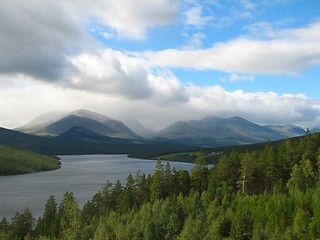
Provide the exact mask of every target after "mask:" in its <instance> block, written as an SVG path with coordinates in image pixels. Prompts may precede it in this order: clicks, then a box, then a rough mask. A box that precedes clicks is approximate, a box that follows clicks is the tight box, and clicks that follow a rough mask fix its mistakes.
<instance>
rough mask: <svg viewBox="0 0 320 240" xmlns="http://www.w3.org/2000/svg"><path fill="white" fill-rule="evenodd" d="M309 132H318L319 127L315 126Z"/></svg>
mask: <svg viewBox="0 0 320 240" xmlns="http://www.w3.org/2000/svg"><path fill="white" fill-rule="evenodd" d="M310 132H311V133H315V132H320V128H318V127H315V128H312V129H311V130H310Z"/></svg>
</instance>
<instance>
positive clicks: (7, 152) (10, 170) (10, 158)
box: [0, 145, 60, 175]
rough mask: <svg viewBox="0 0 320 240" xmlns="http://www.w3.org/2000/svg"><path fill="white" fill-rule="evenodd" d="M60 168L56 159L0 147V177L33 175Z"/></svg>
mask: <svg viewBox="0 0 320 240" xmlns="http://www.w3.org/2000/svg"><path fill="white" fill-rule="evenodd" d="M58 168H60V162H59V161H58V160H57V158H54V157H49V156H45V155H41V154H37V153H34V152H30V151H22V150H18V149H15V148H9V147H6V146H3V145H0V175H15V174H24V173H34V172H39V171H48V170H54V169H58Z"/></svg>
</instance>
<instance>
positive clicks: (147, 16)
mask: <svg viewBox="0 0 320 240" xmlns="http://www.w3.org/2000/svg"><path fill="white" fill-rule="evenodd" d="M0 15H1V16H2V21H1V23H0V51H1V53H2V54H1V56H0V107H1V109H2V110H3V111H2V112H3V114H2V115H1V116H0V126H3V127H9V128H10V127H11V128H12V127H16V126H19V125H22V124H24V123H26V122H27V121H29V120H31V119H32V118H34V117H36V116H37V115H40V114H42V113H45V112H50V111H65V112H67V111H74V110H76V109H78V108H88V109H89V110H93V111H97V112H100V113H102V114H106V115H108V116H110V117H113V118H117V119H125V118H135V119H138V120H139V121H141V122H142V123H143V124H144V125H146V126H148V127H153V128H156V129H160V128H162V127H165V126H167V125H169V124H171V123H173V122H175V121H178V120H190V119H200V118H202V117H206V116H221V117H231V116H234V115H238V116H241V117H244V118H247V119H249V120H251V121H253V122H256V123H259V124H296V125H300V126H303V127H314V126H320V91H319V90H318V87H317V86H318V85H319V83H320V79H319V77H320V3H319V1H318V0H308V1H302V0H270V1H267V0H260V1H253V0H240V1H236V0H226V1H222V0H203V1H197V0H152V1H150V0H121V1H112V0H92V1H89V0H80V1H77V3H75V2H73V1H54V0H45V1H41V0H32V1H28V2H25V3H21V2H20V1H18V0H4V1H2V2H1V3H0ZM57 16H59V17H58V18H57Z"/></svg>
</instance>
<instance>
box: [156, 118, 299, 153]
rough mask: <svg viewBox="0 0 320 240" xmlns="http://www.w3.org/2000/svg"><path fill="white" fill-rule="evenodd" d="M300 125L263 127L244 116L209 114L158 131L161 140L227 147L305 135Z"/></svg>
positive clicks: (158, 137)
mask: <svg viewBox="0 0 320 240" xmlns="http://www.w3.org/2000/svg"><path fill="white" fill-rule="evenodd" d="M304 134H305V131H304V130H303V129H302V128H299V127H296V126H289V125H288V126H276V127H273V126H260V125H258V124H255V123H252V122H250V121H248V120H246V119H243V118H240V117H232V118H216V117H208V118H204V119H201V120H198V121H195V120H193V121H182V122H177V123H175V124H173V125H171V126H169V127H167V128H165V129H163V130H161V131H159V132H158V133H157V134H156V139H155V140H157V141H171V142H180V143H184V144H190V145H200V146H211V147H217V146H227V145H239V144H251V143H260V142H266V141H269V140H270V141H273V140H279V139H284V138H290V137H295V136H300V135H304Z"/></svg>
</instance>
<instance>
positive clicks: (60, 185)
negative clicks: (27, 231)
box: [0, 155, 193, 219]
mask: <svg viewBox="0 0 320 240" xmlns="http://www.w3.org/2000/svg"><path fill="white" fill-rule="evenodd" d="M59 157H60V158H61V164H62V165H61V166H62V167H61V168H60V169H58V170H54V171H49V172H38V173H33V174H24V175H16V176H0V192H1V194H0V219H1V218H3V217H6V218H7V219H11V218H12V217H13V216H14V214H15V213H16V212H17V211H19V212H20V213H21V212H23V211H24V209H25V208H26V207H28V208H29V209H30V210H31V212H32V214H33V216H34V217H35V218H36V219H37V218H38V217H39V216H41V215H42V212H43V209H44V204H45V203H46V201H47V199H48V198H49V196H50V195H54V196H55V197H56V201H57V203H60V201H61V199H62V197H63V195H64V193H65V192H73V194H74V197H75V198H76V200H77V202H78V204H79V206H80V207H82V206H83V205H84V204H85V203H86V202H87V201H88V200H90V199H91V198H92V197H93V195H94V194H95V193H97V192H98V191H99V190H101V188H102V187H103V186H104V185H105V184H106V182H107V180H110V181H111V182H112V183H115V182H116V180H117V179H119V180H120V181H121V183H122V184H125V183H126V180H127V177H128V175H129V174H130V173H131V174H132V175H133V176H135V174H136V173H137V171H139V170H140V171H141V173H145V174H146V175H147V174H152V173H153V172H154V169H155V166H156V161H154V160H141V159H135V158H128V157H127V155H69V156H59ZM164 164H165V162H164ZM170 165H171V169H173V168H176V169H177V170H179V169H186V170H190V169H192V167H193V164H192V163H185V162H170Z"/></svg>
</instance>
